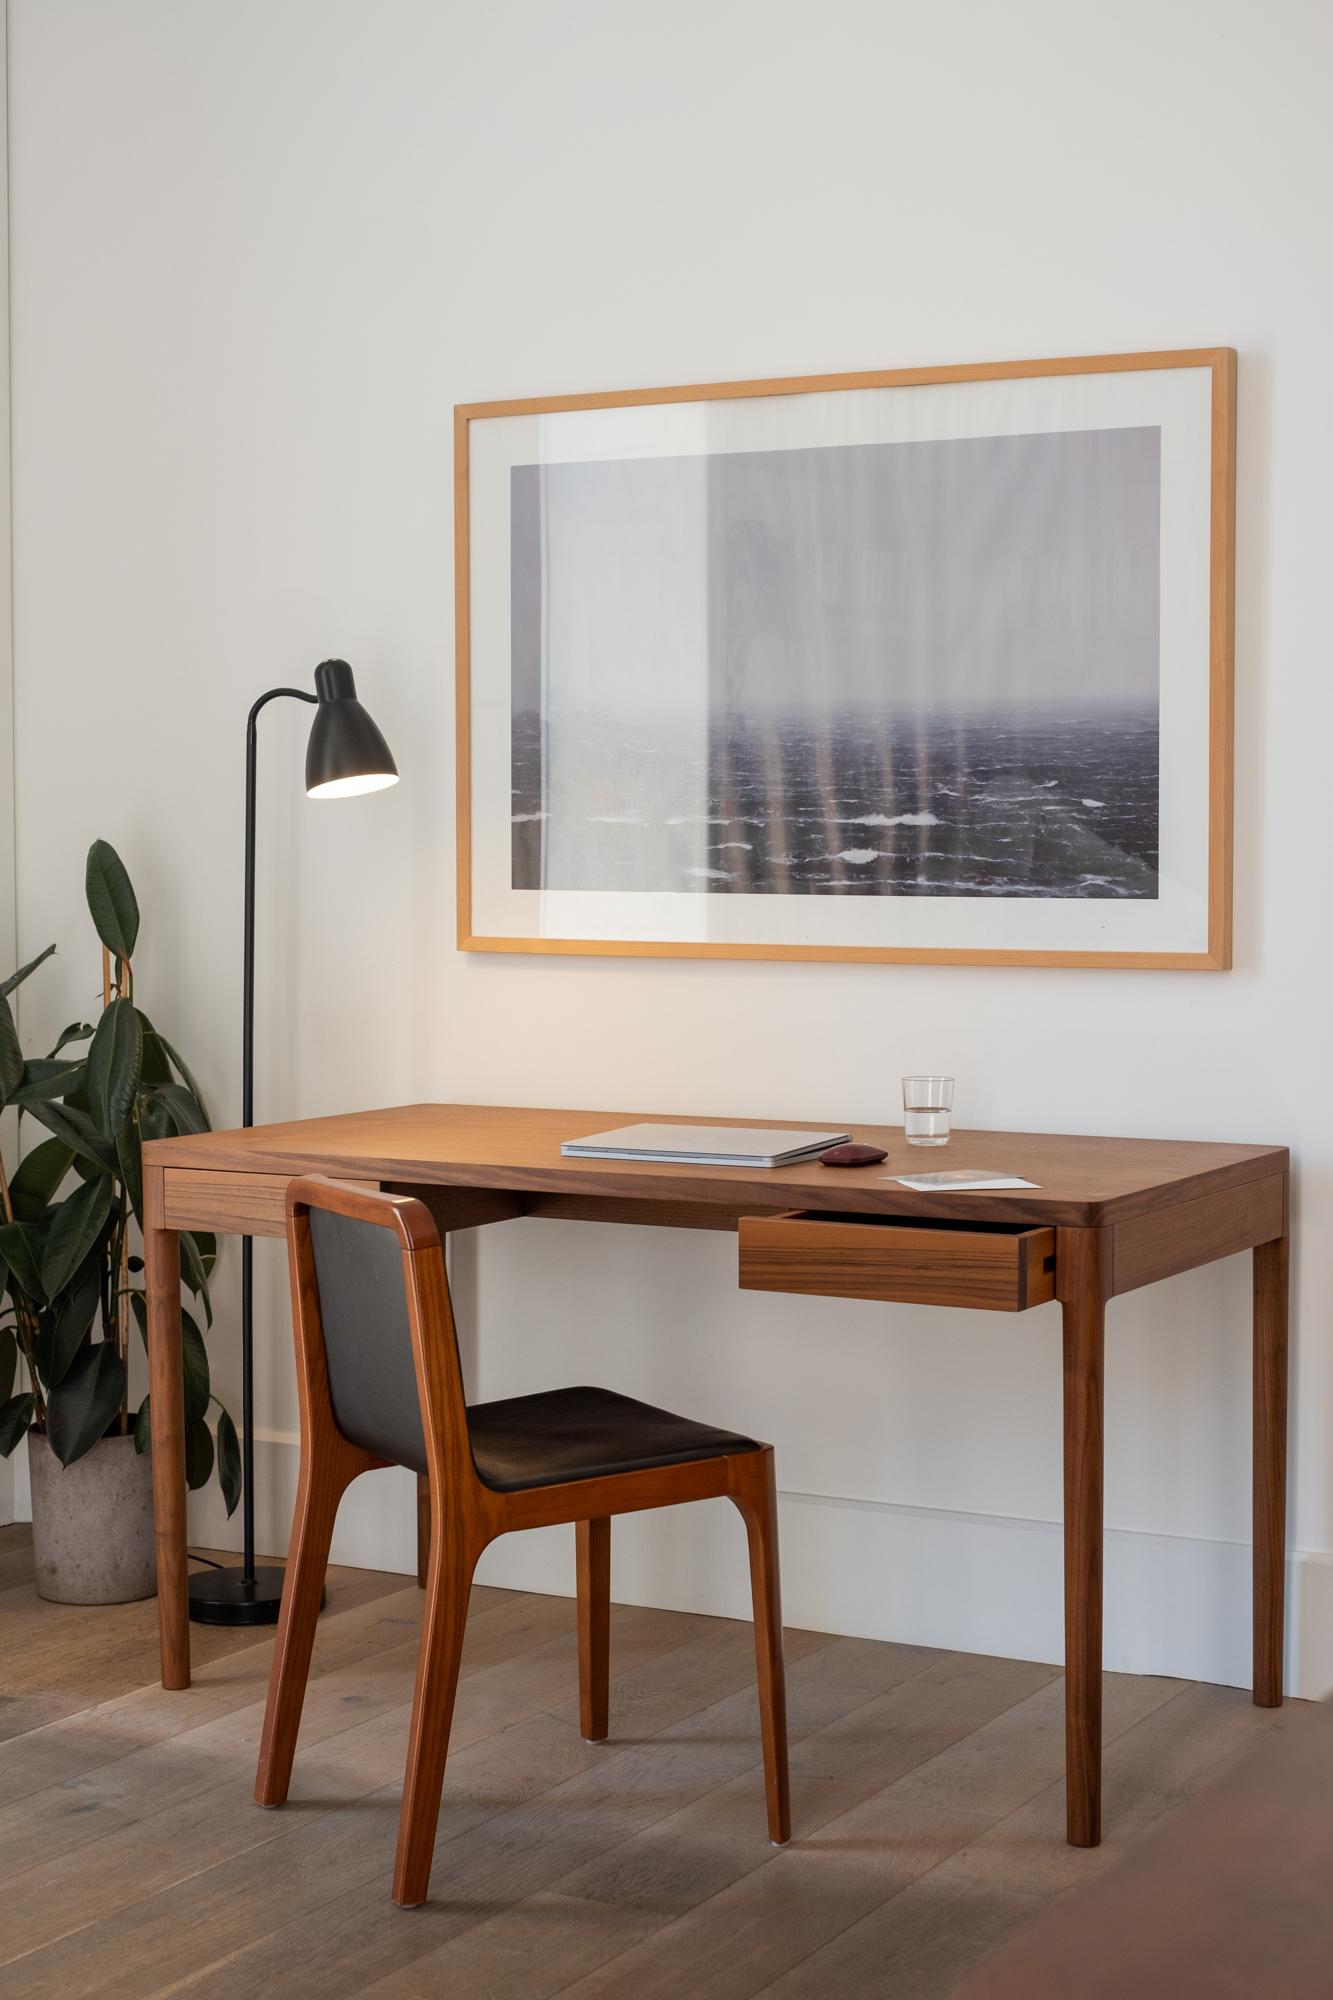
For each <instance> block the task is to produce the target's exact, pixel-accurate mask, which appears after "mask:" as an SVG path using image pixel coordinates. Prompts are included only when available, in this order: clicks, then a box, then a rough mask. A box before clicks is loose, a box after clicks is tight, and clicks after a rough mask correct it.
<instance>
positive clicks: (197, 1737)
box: [0, 1598, 710, 1962]
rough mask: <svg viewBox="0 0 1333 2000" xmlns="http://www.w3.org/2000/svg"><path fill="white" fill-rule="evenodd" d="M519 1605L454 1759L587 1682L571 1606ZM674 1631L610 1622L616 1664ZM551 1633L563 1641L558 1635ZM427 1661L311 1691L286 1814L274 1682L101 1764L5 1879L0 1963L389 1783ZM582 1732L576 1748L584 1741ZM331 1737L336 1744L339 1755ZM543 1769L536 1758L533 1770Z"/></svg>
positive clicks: (467, 1656)
mask: <svg viewBox="0 0 1333 2000" xmlns="http://www.w3.org/2000/svg"><path fill="white" fill-rule="evenodd" d="M540 1607H545V1608H544V1609H542V1608H540ZM522 1609H523V1612H524V1615H525V1620H526V1623H525V1630H524V1643H523V1644H522V1645H521V1646H520V1648H519V1649H518V1650H515V1642H514V1637H513V1632H512V1628H510V1627H507V1626H505V1627H504V1628H503V1629H502V1630H501V1631H500V1632H496V1631H494V1630H492V1629H491V1628H492V1627H493V1626H495V1625H497V1624H502V1622H503V1613H501V1614H497V1617H496V1618H494V1619H491V1620H488V1621H486V1623H485V1624H484V1626H483V1629H482V1632H481V1635H480V1639H479V1640H478V1639H477V1637H476V1636H475V1635H474V1638H473V1644H472V1647H471V1650H470V1651H469V1650H468V1649H467V1648H465V1651H464V1659H463V1667H462V1679H461V1682H460V1688H459V1697H458V1707H457V1712H456V1716H455V1726H454V1735H453V1742H454V1745H455V1748H456V1751H462V1750H464V1749H466V1748H467V1747H468V1746H469V1745H470V1744H474V1743H479V1742H482V1741H484V1740H485V1739H486V1738H488V1737H491V1736H494V1735H496V1734H498V1733H500V1732H502V1731H503V1730H505V1729H506V1728H508V1727H510V1726H511V1725H512V1724H514V1723H515V1722H516V1721H521V1720H523V1719H525V1718H527V1717H531V1716H533V1715H536V1714H538V1713H540V1712H541V1711H542V1710H543V1709H544V1708H546V1707H548V1706H549V1705H551V1703H552V1700H553V1698H554V1699H557V1700H558V1699H559V1698H560V1697H561V1696H562V1695H563V1694H564V1691H565V1689H566V1688H567V1687H569V1686H571V1685H575V1686H576V1685H577V1641H576V1638H575V1633H574V1621H573V1608H572V1606H571V1605H570V1603H569V1602H568V1600H566V1599H563V1598H548V1599H535V1600H532V1601H531V1602H530V1603H529V1604H528V1605H525V1606H523V1607H522ZM687 1622H688V1621H687ZM699 1622H700V1623H708V1622H710V1621H699ZM679 1623H680V1620H679V1614H676V1613H672V1612H663V1611H654V1610H647V1609H641V1608H639V1607H629V1608H627V1609H625V1610H622V1611H621V1612H620V1614H619V1616H618V1617H617V1619H616V1621H615V1630H616V1643H617V1649H618V1652H619V1654H620V1656H621V1657H622V1658H624V1659H626V1660H627V1661H628V1662H629V1663H630V1664H631V1665H635V1664H642V1662H643V1661H645V1660H646V1659H648V1658H650V1657H651V1655H652V1654H653V1652H654V1651H660V1650H662V1648H663V1645H664V1644H666V1645H668V1646H669V1644H670V1640H671V1638H673V1637H674V1636H675V1634H676V1632H677V1630H678V1629H679ZM552 1627H555V1628H557V1629H556V1630H555V1632H554V1636H548V1634H550V1632H551V1628H552ZM416 1653H417V1646H416V1639H415V1636H413V1637H412V1638H410V1639H409V1640H407V1641H406V1642H405V1643H402V1644H399V1645H397V1646H395V1647H392V1648H391V1649H390V1650H388V1651H385V1652H378V1653H374V1654H372V1655H370V1656H369V1657H368V1658H366V1659H363V1660H361V1661H358V1662H357V1663H356V1664H355V1665H354V1666H351V1667H348V1668H346V1669H344V1670H342V1671H341V1672H338V1673H333V1674H329V1675H325V1676H323V1677H316V1678H314V1679H312V1682H311V1686H310V1691H309V1694H308V1696H307V1715H308V1717H309V1728H308V1730H307V1728H306V1726H305V1721H306V1718H303V1729H302V1744H301V1750H300V1751H299V1753H298V1757H297V1763H296V1771H295V1775H294V1778H293V1785H292V1801H293V1803H292V1805H291V1806H290V1807H289V1808H287V1809H286V1811H285V1812H284V1813H273V1814H263V1813H261V1812H260V1811H259V1809H258V1808H257V1807H255V1806H254V1804H253V1802H252V1800H251V1798H250V1785H251V1782H252V1778H253V1768H254V1760H255V1755H256V1752H257V1748H258V1740H259V1730H260V1726H261V1723H262V1719H263V1694H264V1684H265V1680H266V1675H265V1676H264V1677H263V1678H259V1679H257V1680H256V1681H255V1683H254V1684H253V1686H252V1700H251V1702H250V1703H249V1704H248V1705H247V1706H246V1707H244V1708H242V1709H239V1710H236V1711H235V1712H233V1713H231V1714H228V1715H226V1716H224V1717H222V1718H220V1719H218V1720H215V1721H213V1722H210V1723H205V1724H203V1725H201V1727H200V1728H198V1729H197V1730H193V1731H190V1732H188V1733H187V1734H186V1735H185V1736H184V1737H176V1738H174V1739H173V1740H172V1741H171V1742H170V1743H168V1744H167V1745H160V1746H154V1747H152V1748H150V1749H148V1750H145V1751H142V1752H136V1753H134V1754H132V1755H130V1756H128V1757H126V1758H124V1759H121V1760H119V1761H117V1762H116V1763H114V1764H112V1765H110V1766H107V1767H104V1768H103V1769H102V1770H100V1771H99V1772H98V1773H96V1774H94V1777H93V1778H92V1779H89V1780H86V1781H85V1782H84V1783H82V1784H81V1785H78V1786H76V1787H73V1788H64V1787H62V1788H60V1790H61V1793H62V1794H63V1796H61V1797H58V1798H57V1799H56V1800H54V1801H53V1802H51V1803H50V1806H49V1811H48V1814H47V1815H46V1817H45V1819H44V1820H43V1819H38V1820H37V1821H36V1823H35V1826H34V1841H35V1842H39V1841H40V1840H41V1838H42V1836H43V1834H44V1836H45V1841H46V1843H47V1844H48V1845H49V1846H51V1847H52V1848H53V1850H54V1851H53V1852H52V1853H51V1854H50V1855H49V1856H48V1857H46V1858H43V1859H40V1860H39V1861H38V1862H37V1863H35V1864H33V1865H30V1866H29V1867H28V1868H26V1869H24V1870H21V1871H20V1872H18V1873H17V1874H15V1875H13V1876H11V1878H10V1882H9V1888H10V1892H11V1895H12V1898H13V1905H14V1911H15V1915H14V1918H13V1921H12V1922H10V1923H7V1924H6V1926H5V1928H4V1933H3V1937H0V1962H3V1958H4V1956H5V1955H8V1956H9V1957H18V1956H19V1955H20V1954H22V1953H26V1952H32V1951H34V1950H38V1949H40V1948H42V1947H43V1946H45V1945H47V1944H51V1943H54V1942H56V1941H57V1940H58V1939H59V1938H60V1937H62V1936H63V1935H65V1934H66V1933H67V1932H68V1931H69V1930H70V1929H71V1928H72V1926H71V1925H70V1922H69V1912H70V1910H71V1909H76V1910H78V1911H79V1913H80V1916H81V1918H82V1920H83V1921H84V1922H85V1923H86V1922H89V1921H96V1920H98V1919H100V1918H103V1917H106V1916H109V1915H111V1914H112V1913H114V1912H116V1911H117V1910H118V1909H119V1908H120V1906H121V1904H122V1903H123V1902H124V1901H126V1900H130V1901H137V1900H140V1899H142V1898H143V1897H144V1896H145V1895H146V1894H147V1893H149V1892H150V1891H152V1890H153V1889H155V1888H166V1887H169V1886H170V1885H171V1884H173V1883H175V1882H178V1881H180V1880H182V1879H185V1878H186V1877H188V1876H190V1875H193V1874H195V1873H197V1872H199V1871H200V1870H203V1869H207V1868H209V1867H210V1866H212V1865H214V1864H216V1863H218V1862H220V1861H225V1860H229V1859H232V1858H234V1857H235V1856H236V1855H238V1854H242V1853H245V1852H247V1851H249V1850H251V1849H253V1848H257V1847H260V1846H264V1845H267V1844H268V1843H269V1842H271V1841H273V1840H274V1839H278V1838H281V1837H282V1834H283V1831H284V1827H285V1825H286V1823H287V1821H288V1820H289V1819H291V1818H295V1817H297V1816H298V1814H299V1809H300V1807H301V1806H302V1805H303V1804H305V1803H307V1802H309V1803H310V1804H311V1805H312V1806H314V1807H315V1809H316V1810H318V1809H319V1808H320V1807H321V1806H323V1807H326V1808H330V1809H331V1808H334V1807H336V1806H338V1805H340V1804H346V1803H347V1802H348V1800H350V1799H354V1798H359V1797H364V1796H365V1795H366V1794H367V1793H370V1792H373V1791H375V1790H377V1789H379V1788H380V1787H382V1786H383V1784H384V1780H385V1777H386V1774H388V1773H391V1772H395V1771H398V1772H401V1770H402V1766H403V1761H404V1756H405V1752H406V1741H407V1723H408V1715H409V1709H410V1702H411V1694H412V1683H413V1676H414V1671H415V1666H416ZM497 1653H498V1655H499V1657H498V1658H497V1657H496V1655H497ZM560 1726H561V1728H564V1729H567V1728H568V1725H564V1724H562V1725H560ZM572 1733H573V1736H574V1738H575V1740H578V1736H577V1730H574V1731H573V1732H572ZM329 1737H336V1738H337V1739H338V1741H337V1742H336V1743H335V1744H330V1743H329V1742H328V1741H327V1739H328V1738H329ZM321 1751H322V1752H323V1754H321ZM541 1768H542V1766H541V1763H540V1760H537V1763H536V1769H537V1770H538V1772H540V1770H541ZM579 1768H582V1765H581V1764H580V1765H579ZM564 1775H566V1773H564V1772H563V1771H562V1772H561V1776H564ZM90 1820H91V1821H95V1826H91V1825H90V1824H89V1821H90ZM71 1822H72V1825H71ZM85 1834H92V1835H94V1836H95V1837H96V1838H97V1839H98V1843H99V1844H98V1848H97V1869H96V1880H95V1882H90V1883H88V1884H87V1885H86V1886H83V1887H82V1888H81V1886H80V1885H81V1883H82V1880H83V1876H84V1874H85V1872H86V1867H87V1864H86V1860H85V1857H84V1855H83V1853H82V1851H81V1850H82V1847H83V1845H84V1840H83V1838H82V1836H83V1835H85ZM282 1915H283V1916H284V1917H285V1915H286V1912H285V1911H284V1912H282Z"/></svg>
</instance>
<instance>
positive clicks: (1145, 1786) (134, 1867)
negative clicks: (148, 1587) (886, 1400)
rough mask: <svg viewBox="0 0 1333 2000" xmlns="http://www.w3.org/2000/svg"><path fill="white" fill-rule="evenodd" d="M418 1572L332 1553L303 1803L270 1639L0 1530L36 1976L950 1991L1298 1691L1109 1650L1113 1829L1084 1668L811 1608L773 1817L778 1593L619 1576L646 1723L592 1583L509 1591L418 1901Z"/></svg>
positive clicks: (800, 1644) (1214, 1769)
mask: <svg viewBox="0 0 1333 2000" xmlns="http://www.w3.org/2000/svg"><path fill="white" fill-rule="evenodd" d="M420 1602H421V1599H420V1593H419V1592H418V1591H417V1589H416V1588H415V1586H414V1585H413V1584H411V1583H410V1582H409V1581H408V1580H407V1579H405V1578H403V1577H400V1576H390V1575H381V1574H378V1573H376V1572H374V1571H368V1570H338V1571H334V1572H331V1575H330V1588H329V1603H328V1609H327V1611H326V1612H325V1614H324V1617H323V1618H322V1620H321V1624H320V1634H319V1638H318V1640H317V1642H316V1649H315V1666H314V1675H313V1677H312V1680H311V1684H310V1691H309V1695H308V1697H307V1702H306V1717H305V1724H304V1729H303V1734H302V1748H301V1750H300V1751H299V1752H298V1755H297V1762H296V1777H295V1781H294V1783H293V1787H292V1798H291V1803H290V1805H289V1806H288V1807H287V1808H286V1809H285V1810H283V1811H280V1812H264V1811H261V1810H260V1808H259V1807H257V1806H255V1805H254V1804H253V1803H252V1802H251V1797H250V1787H251V1783H252V1781H253V1777H254V1764H255V1753H256V1749H257V1746H258V1740H259V1727H260V1720H261V1716H262V1711H263V1696H264V1687H265V1680H266V1677H267V1671H268V1659H269V1650H270V1642H269V1641H268V1640H267V1639H265V1640H263V1641H261V1642H260V1643H255V1641H254V1639H253V1637H252V1636H249V1635H246V1634H244V1633H240V1634H235V1633H227V1632H221V1631H210V1630H209V1629H208V1628H206V1627H200V1626H195V1627H193V1628H192V1639H193V1644H194V1648H195V1659H196V1663H197V1664H196V1678H195V1684H194V1686H193V1687H191V1688H190V1689H188V1690H186V1691H185V1692H183V1693H178V1694H167V1693H164V1692H163V1690H162V1689H161V1688H160V1687H158V1686H157V1685H156V1673H157V1642H156V1629H155V1628H156V1615H155V1612H156V1608H155V1605H154V1604H153V1603H152V1602H151V1601H150V1602H148V1603H144V1604H139V1605H126V1606H117V1607H115V1608H111V1609H106V1610H85V1609H75V1608H72V1607H63V1606H59V1605H50V1604H42V1603H40V1602H39V1601H38V1599H37V1598H36V1596H35V1594H34V1592H33V1589H32V1585H31V1559H30V1548H29V1531H28V1529H26V1528H23V1527H11V1528H0V1877H2V1879H3V1880H4V1883H5V1893H4V1905H5V1907H4V1917H3V1921H0V1992H2V1993H3V1994H4V1996H5V2000H39V1996H40V1997H41V2000H55V1996H60V2000H65V1996H67V1995H69V1994H71V1993H78V1994H80V1995H94V1994H96V1995H118V1996H124V2000H150V1996H152V1995H157V1994H166V1993H173V1994H174V1993H188V1994H189V1995H190V1996H192V2000H206V1996H215V1995H216V1996H218V2000H246V1996H251V1995H253V1996H259V1995H264V1996H269V2000H271V1996H285V1995H309V1996H311V2000H315V1996H319V1997H320V2000H337V1996H340V1995H351V1994H357V1995H360V1994H373V1995H374V1996H375V2000H400V1996H401V2000H408V1996H413V2000H425V1996H431V1997H432V2000H434V1996H438V1995H440V1994H443V1993H455V1994H459V1995H467V1996H477V2000H545V1996H547V1995H553V1994H557V1993H559V1994H563V1995H566V1996H568V2000H594V1996H598V2000H601V1996H621V1995H628V1996H632V2000H679V1996H681V1995H685V1996H687V2000H724V1997H725V2000H740V1996H744V1995H751V1994H761V1993H762V1994H765V1995H768V1996H773V2000H829V1996H836V1995H844V1994H845V1995H848V1996H857V1997H858V2000H859V1997H860V1996H865V1995H871V1996H880V1995H893V1996H907V1995H911V1996H913V2000H923V1996H928V1995H943V1994H947V1993H949V1992H951V1991H952V1989H953V1986H954V1983H955V1981H956V1980H957V1979H958V1978H959V1977H960V1976H961V1975H962V1973H963V1972H965V1971H966V1970H967V1969H968V1968H969V1967H971V1966H972V1965H973V1964H975V1963H976V1962H977V1961H978V1960H979V1959H981V1958H983V1957H984V1956H985V1955H986V1953H987V1952H988V1951H990V1950H991V1949H993V1947H994V1946H995V1945H997V1944H998V1943H1000V1942H1001V1941H1002V1940H1003V1939H1006V1938H1008V1937H1010V1936H1011V1935H1012V1934H1013V1933H1014V1932H1015V1931H1017V1930H1019V1929H1021V1928H1022V1926H1023V1925H1025V1924H1027V1923H1029V1922H1030V1921H1031V1920H1032V1919H1033V1918H1034V1917H1035V1916H1036V1915H1037V1913H1038V1912H1039V1911H1040V1910H1042V1909H1043V1908H1044V1907H1045V1906H1046V1905H1047V1904H1048V1903H1049V1902H1051V1901H1052V1900H1053V1899H1054V1898H1055V1897H1057V1896H1059V1895H1060V1894H1061V1893H1062V1892H1063V1891H1064V1890H1066V1889H1067V1888H1069V1887H1071V1886H1072V1885H1073V1884H1075V1883H1077V1882H1081V1881H1085V1880H1086V1879H1087V1878H1088V1877H1089V1876H1090V1875H1092V1874H1094V1873H1095V1872H1096V1871H1097V1870H1099V1869H1100V1868H1103V1867H1105V1866H1106V1865H1107V1864H1108V1863H1110V1862H1111V1861H1113V1860H1114V1859H1115V1857H1116V1854H1117V1852H1118V1851H1119V1850H1120V1849H1121V1848H1123V1845H1124V1844H1125V1843H1126V1842H1127V1841H1130V1840H1133V1839H1135V1838H1136V1837H1137V1836H1138V1835H1139V1834H1141V1833H1142V1832H1144V1830H1145V1829H1146V1828H1147V1827H1149V1826H1150V1825H1152V1823H1153V1822H1154V1821H1156V1820H1159V1819H1160V1818H1161V1816H1162V1814H1164V1813H1167V1812H1170V1811H1171V1810H1172V1809H1173V1808H1174V1807H1175V1806H1177V1805H1178V1804H1180V1803H1181V1802H1182V1801H1183V1800H1184V1799H1186V1798H1188V1797H1189V1796H1190V1795H1191V1794H1193V1793H1194V1792H1196V1791H1198V1790H1199V1789H1200V1788H1201V1787H1202V1786H1203V1785H1205V1784H1207V1783H1208V1782H1209V1781H1210V1780H1211V1779H1212V1778H1214V1777H1217V1776H1220V1775H1221V1773H1222V1772H1223V1771H1225V1770H1227V1769H1228V1768H1229V1767H1230V1766H1231V1765H1232V1764H1234V1763H1235V1762H1236V1761H1237V1759H1238V1758H1239V1757H1241V1756H1242V1755H1243V1753H1244V1752H1245V1750H1246V1749H1247V1748H1248V1747H1249V1746H1251V1745H1252V1744H1254V1743H1255V1742H1257V1740H1258V1739H1259V1737H1260V1736H1261V1735H1262V1734H1263V1732H1264V1731H1265V1730H1268V1729H1272V1728H1281V1727H1282V1726H1283V1725H1284V1722H1285V1721H1287V1720H1289V1719H1291V1718H1292V1717H1293V1715H1294V1712H1295V1705H1293V1704H1288V1706H1287V1708H1285V1709H1281V1710H1275V1711H1263V1710H1259V1709H1256V1708H1254V1707H1253V1706H1252V1704H1251V1702H1250V1700H1249V1697H1248V1696H1247V1695H1246V1694H1245V1693H1244V1692H1242V1691H1240V1690H1237V1689H1234V1688H1219V1687H1207V1686H1202V1685H1199V1684H1195V1683H1191V1682H1186V1681H1168V1680H1150V1679H1144V1678H1139V1677H1136V1676H1131V1675H1121V1674H1110V1675H1108V1676H1107V1679H1106V1743H1107V1750H1106V1803H1105V1815H1104V1817H1105V1823H1106V1840H1105V1843H1104V1845H1103V1846H1102V1847H1101V1848H1100V1849H1099V1850H1096V1851H1095V1852H1091V1853H1076V1852H1074V1851H1073V1850H1072V1849H1070V1848H1068V1847H1066V1846H1065V1844H1064V1841H1063V1837H1062V1836H1063V1804H1062V1786H1061V1767H1062V1757H1063V1726H1062V1715H1061V1677H1060V1673H1059V1671H1058V1669H1056V1668H1054V1667H1051V1666H1042V1665H1038V1664H1034V1663H1032V1662H1030V1661H1022V1660H997V1659H988V1658H982V1657H978V1656H974V1655H970V1654H961V1653H945V1652H935V1651H931V1650H930V1649H928V1648H926V1647H920V1646H897V1645H888V1644H884V1643H880V1642H875V1641H871V1640H861V1639H837V1638H830V1637H828V1636H827V1635H824V1634H820V1633H815V1632H801V1631H789V1632H788V1633H787V1662H788V1686H789V1699H790V1709H791V1733H792V1794H793V1809H794V1815H795V1833H794V1838H793V1841H792V1844H791V1846H790V1847H788V1848H786V1849H785V1850H781V1851H779V1850H777V1849H774V1848H772V1847H770V1846H769V1844H768V1841H767V1838H766V1835H765V1825H764V1801H763V1782H762V1775H761V1771H760V1766H759V1733H758V1722H757V1714H756V1704H755V1698H754V1686H753V1654H752V1650H751V1634H750V1628H749V1626H748V1625H740V1624H735V1623H732V1622H731V1621H729V1620H726V1619H718V1618H701V1617H693V1616H687V1615H685V1614H682V1613H678V1612H666V1611H647V1610H638V1609H634V1608H632V1607H624V1608H617V1609H616V1611H615V1612H614V1614H613V1619H612V1637H611V1644H612V1661H611V1666H612V1685H611V1740H610V1741H609V1742H607V1743H604V1744H597V1745H589V1744H586V1743H584V1742H583V1741H582V1740H581V1738H580V1736H579V1732H578V1699H577V1686H576V1650H575V1634H574V1618H573V1606H572V1604H571V1603H570V1602H569V1600H567V1599H565V1598H558V1597H530V1596H525V1595H522V1594H520V1593H517V1592H512V1591H504V1590H485V1589H478V1590H477V1591H475V1592H474V1593H473V1604H472V1616H471V1623H470V1625H469V1629H468V1638H467V1649H466V1653H465V1655H464V1662H463V1674H464V1679H463V1681H462V1684H461V1686H460V1690H459V1698H458V1708H457V1714H456V1718H455V1723H454V1738H453V1755H452V1757H451V1760H450V1764H449V1771H448V1776H447V1778H446V1780H445V1802H444V1807H443V1810H442V1812H441V1816H440V1832H439V1842H438V1846H437V1850H436V1862H435V1875H434V1880H433V1883H432V1898H431V1901H430V1903H429V1904H428V1905H427V1906H426V1907H425V1908H424V1909H419V1910H411V1911H402V1910H398V1909H395V1908H394V1907H393V1905H392V1904H391V1903H390V1901H389V1876H390V1870H391V1866H392V1860H393V1845H394V1834H395V1821H396V1814H397V1805H398V1789H399V1781H400V1779H401V1774H402V1766H403V1755H404V1747H405V1742H406V1735H407V1720H408V1704H409V1701H410V1697H411V1689H412V1669H413V1663H414V1659H415V1639H416V1631H417V1623H418V1618H419V1614H420Z"/></svg>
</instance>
